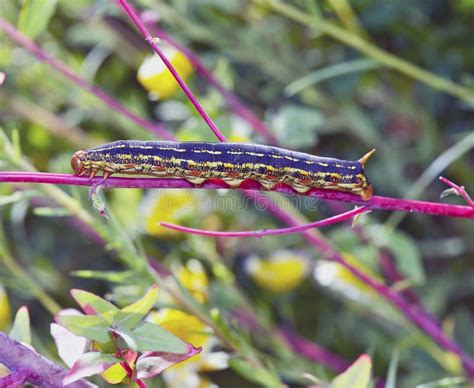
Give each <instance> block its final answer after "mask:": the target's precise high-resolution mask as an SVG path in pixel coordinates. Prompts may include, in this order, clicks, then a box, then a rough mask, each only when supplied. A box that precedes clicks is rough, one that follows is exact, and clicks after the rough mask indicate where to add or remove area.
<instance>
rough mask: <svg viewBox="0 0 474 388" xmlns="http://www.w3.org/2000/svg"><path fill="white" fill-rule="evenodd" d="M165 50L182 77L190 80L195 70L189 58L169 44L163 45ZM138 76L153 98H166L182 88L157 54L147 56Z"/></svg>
mask: <svg viewBox="0 0 474 388" xmlns="http://www.w3.org/2000/svg"><path fill="white" fill-rule="evenodd" d="M163 52H164V54H165V56H166V58H168V60H169V61H170V62H171V64H172V65H173V67H174V68H175V69H176V71H177V72H178V74H179V75H180V76H181V78H182V79H183V80H184V81H186V80H188V78H189V77H190V75H191V73H192V71H193V66H192V64H191V62H190V61H189V59H188V58H187V57H186V56H185V55H184V54H183V53H182V52H181V51H178V50H177V49H175V48H174V47H171V46H168V45H165V46H163ZM137 78H138V81H139V82H140V83H141V84H142V86H143V87H144V88H145V89H146V90H148V91H149V92H150V97H151V98H152V99H160V100H165V99H167V98H169V97H171V96H173V94H175V93H176V92H177V91H178V90H179V89H180V87H179V85H178V83H177V82H176V80H175V79H174V77H173V75H172V74H171V73H170V71H169V70H168V68H167V67H166V66H165V64H164V63H163V61H162V60H161V59H160V58H159V57H158V56H157V55H153V56H150V57H147V58H145V60H144V61H143V63H142V64H141V66H140V68H139V69H138V74H137Z"/></svg>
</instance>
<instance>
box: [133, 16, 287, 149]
mask: <svg viewBox="0 0 474 388" xmlns="http://www.w3.org/2000/svg"><path fill="white" fill-rule="evenodd" d="M142 19H143V22H144V24H145V25H146V26H147V27H148V28H149V29H150V31H151V33H152V34H153V35H156V36H157V37H159V38H160V39H163V40H165V41H166V42H168V43H169V44H171V45H172V46H174V47H175V48H176V49H178V50H179V51H181V52H182V53H183V54H184V55H185V56H186V57H187V58H188V59H189V61H190V62H191V63H192V64H193V66H194V68H195V69H196V72H197V73H199V74H200V75H201V76H202V77H203V78H205V79H206V81H207V82H208V83H209V84H210V85H212V86H214V88H216V89H217V90H218V91H219V92H220V93H221V94H222V96H223V97H224V99H225V100H226V102H227V104H228V106H229V107H230V109H231V110H232V112H233V113H234V114H236V115H237V116H240V117H241V118H243V119H244V120H245V121H247V122H248V123H249V124H250V125H251V126H252V127H253V128H254V129H255V132H257V133H258V134H260V135H261V136H262V137H263V138H264V139H265V140H266V141H267V142H268V143H269V144H271V145H277V144H278V140H277V139H276V137H275V136H274V135H273V134H272V133H271V131H270V129H269V128H268V127H267V126H266V125H265V124H264V123H263V121H262V120H260V119H259V118H258V117H257V116H256V115H255V113H253V112H252V111H251V110H250V109H249V108H247V106H245V105H244V104H243V103H242V101H240V99H239V97H237V96H236V95H235V94H234V93H233V92H232V91H230V90H229V89H227V88H226V87H225V86H224V85H222V84H221V83H220V82H219V80H218V79H217V78H216V77H215V76H214V75H213V74H212V72H211V71H210V70H209V69H208V68H207V67H206V66H205V65H204V64H203V63H202V61H201V60H200V59H199V57H198V56H197V55H195V54H194V53H193V52H192V51H191V50H189V49H188V48H186V47H184V46H183V45H181V44H179V43H178V42H176V41H175V40H174V39H173V38H172V37H171V36H169V35H168V33H167V32H165V31H163V30H162V29H161V28H159V27H158V26H157V25H156V18H154V17H152V16H151V15H150V12H144V13H142Z"/></svg>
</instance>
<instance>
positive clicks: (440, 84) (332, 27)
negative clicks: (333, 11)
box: [254, 0, 474, 103]
mask: <svg viewBox="0 0 474 388" xmlns="http://www.w3.org/2000/svg"><path fill="white" fill-rule="evenodd" d="M254 1H258V2H264V3H265V4H267V5H268V6H269V7H270V8H272V9H273V10H274V11H276V12H278V13H280V14H282V15H284V16H287V17H288V18H290V19H292V20H294V21H297V22H299V23H301V24H304V25H305V26H307V27H310V28H313V29H315V30H317V31H320V32H322V33H325V34H327V35H329V36H331V37H332V38H334V39H336V40H338V41H340V42H341V43H344V44H345V45H347V46H350V47H352V48H354V49H356V50H358V51H360V52H361V53H364V54H366V55H367V56H369V57H371V58H373V59H375V60H377V61H379V62H380V63H381V64H383V65H385V66H386V67H388V68H391V69H394V70H396V71H398V72H400V73H402V74H405V75H407V76H409V77H411V78H413V79H416V80H418V81H420V82H423V83H425V84H426V85H429V86H431V87H432V88H434V89H437V90H441V91H443V92H445V93H448V94H451V95H452V96H455V97H458V98H459V99H461V100H463V101H466V102H468V103H474V90H470V89H468V88H466V87H464V86H461V85H458V84H456V83H455V82H452V81H450V80H447V79H445V78H443V77H440V76H438V75H436V74H433V73H431V72H429V71H427V70H424V69H422V68H421V67H418V66H415V65H413V64H412V63H410V62H407V61H405V60H403V59H400V58H398V57H397V56H395V55H393V54H390V53H388V52H386V51H384V50H382V49H380V48H378V47H377V46H375V45H373V44H371V43H369V42H367V41H366V40H365V39H363V38H361V37H360V36H358V35H355V34H352V33H350V32H348V31H346V30H345V29H344V28H341V27H339V26H337V25H336V24H334V23H332V22H329V21H327V20H315V19H314V18H313V17H311V16H309V15H308V14H306V13H304V12H301V11H300V10H298V9H296V8H294V7H292V6H291V5H288V4H285V3H282V2H281V1H279V0H271V1H269V0H254Z"/></svg>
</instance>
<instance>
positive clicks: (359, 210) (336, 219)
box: [160, 207, 369, 238]
mask: <svg viewBox="0 0 474 388" xmlns="http://www.w3.org/2000/svg"><path fill="white" fill-rule="evenodd" d="M367 211H369V209H367V208H365V207H358V208H355V209H352V210H350V211H347V212H344V213H341V214H338V215H336V216H333V217H328V218H326V219H324V220H319V221H315V222H311V223H309V224H302V225H297V226H291V227H289V228H281V229H271V230H266V229H263V230H257V231H243V232H240V231H237V232H222V231H212V230H203V229H194V228H188V227H186V226H181V225H176V224H170V223H168V222H160V225H161V226H164V227H165V228H169V229H174V230H178V231H180V232H185V233H191V234H197V235H200V236H209V237H257V238H260V237H265V236H280V235H284V234H292V233H300V232H303V231H305V230H308V229H313V228H321V227H323V226H327V225H331V224H335V223H337V222H342V221H344V220H347V219H349V218H352V217H354V216H356V215H357V214H361V213H365V212H367Z"/></svg>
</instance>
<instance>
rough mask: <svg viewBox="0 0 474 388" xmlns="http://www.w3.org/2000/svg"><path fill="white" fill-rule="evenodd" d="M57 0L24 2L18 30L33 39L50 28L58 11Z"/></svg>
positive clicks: (27, 0) (26, 0) (25, 0)
mask: <svg viewBox="0 0 474 388" xmlns="http://www.w3.org/2000/svg"><path fill="white" fill-rule="evenodd" d="M56 5H57V0H24V1H23V6H22V7H21V10H20V15H19V17H18V29H19V30H20V31H21V32H23V33H24V34H25V35H27V36H29V37H30V38H31V39H34V38H36V37H37V36H38V35H39V34H40V33H41V32H43V31H44V30H45V29H46V27H47V26H48V23H49V20H50V19H51V17H52V16H53V15H54V12H55V11H56Z"/></svg>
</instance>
